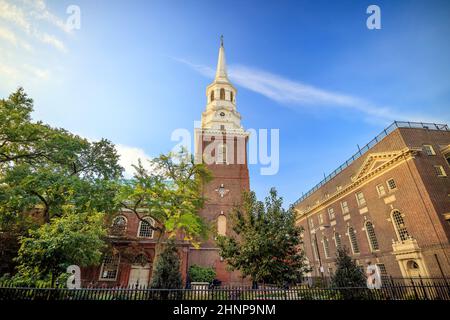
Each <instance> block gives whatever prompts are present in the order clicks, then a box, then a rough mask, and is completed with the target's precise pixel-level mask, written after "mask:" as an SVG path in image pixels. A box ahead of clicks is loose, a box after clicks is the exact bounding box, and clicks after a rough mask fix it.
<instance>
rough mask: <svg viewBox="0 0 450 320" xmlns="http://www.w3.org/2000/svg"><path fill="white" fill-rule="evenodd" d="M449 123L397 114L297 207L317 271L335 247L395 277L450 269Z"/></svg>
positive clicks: (325, 267)
mask: <svg viewBox="0 0 450 320" xmlns="http://www.w3.org/2000/svg"><path fill="white" fill-rule="evenodd" d="M449 163H450V130H449V128H448V126H447V125H436V124H422V123H409V122H394V123H393V124H392V125H391V126H390V127H388V128H387V129H385V130H384V131H383V132H382V133H381V134H380V135H379V136H377V137H376V138H375V139H374V140H372V141H371V142H370V143H369V144H368V145H366V146H365V147H364V148H363V149H361V151H360V152H358V153H357V154H355V155H354V156H353V157H352V158H350V159H349V160H348V161H346V162H345V163H344V164H343V165H342V166H340V167H339V168H338V169H336V170H335V171H334V172H333V173H332V174H330V175H329V176H328V177H326V178H325V179H324V180H323V181H322V182H320V183H319V184H318V185H316V186H315V187H314V188H313V189H312V190H310V191H309V192H307V193H306V194H305V195H303V196H302V197H301V198H300V199H299V200H297V202H295V203H294V207H295V208H296V210H297V212H298V220H297V223H298V224H299V225H301V226H303V228H304V229H305V232H304V249H305V251H306V255H307V257H308V260H309V263H310V265H311V267H312V270H313V271H312V274H311V275H312V276H330V275H332V274H333V271H334V270H335V268H336V266H335V256H336V248H337V247H342V246H345V247H346V248H347V249H348V251H349V254H350V255H351V256H352V257H353V258H354V259H355V260H356V262H357V263H358V264H359V265H361V266H366V264H367V262H369V261H370V262H372V263H376V264H378V266H379V267H380V270H381V272H382V273H384V274H385V275H391V276H393V277H415V276H419V275H420V276H422V277H442V276H447V277H448V276H449V275H450V260H449V259H450V181H449V178H448V176H447V175H448V174H450V166H449Z"/></svg>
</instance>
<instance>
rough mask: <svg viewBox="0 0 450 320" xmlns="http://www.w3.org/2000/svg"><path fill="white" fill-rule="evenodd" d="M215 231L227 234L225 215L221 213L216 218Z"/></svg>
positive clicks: (222, 234)
mask: <svg viewBox="0 0 450 320" xmlns="http://www.w3.org/2000/svg"><path fill="white" fill-rule="evenodd" d="M217 233H218V234H219V235H221V236H224V235H226V234H227V217H225V216H224V215H223V214H221V215H220V216H219V218H217Z"/></svg>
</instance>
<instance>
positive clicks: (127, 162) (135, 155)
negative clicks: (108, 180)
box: [116, 144, 151, 178]
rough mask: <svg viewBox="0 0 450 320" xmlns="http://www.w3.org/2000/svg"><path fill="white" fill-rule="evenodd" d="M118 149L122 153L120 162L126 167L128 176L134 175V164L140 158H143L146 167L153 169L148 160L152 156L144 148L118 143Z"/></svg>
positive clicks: (126, 175)
mask: <svg viewBox="0 0 450 320" xmlns="http://www.w3.org/2000/svg"><path fill="white" fill-rule="evenodd" d="M116 149H117V152H118V153H119V155H120V161H119V164H120V165H121V166H122V167H123V168H124V169H125V177H126V178H131V177H132V176H133V174H134V168H133V165H136V164H137V163H138V160H139V159H140V160H141V162H142V165H143V166H144V168H146V169H147V170H151V166H150V163H149V161H148V160H151V157H150V156H149V155H147V154H146V153H145V151H144V150H143V149H141V148H137V147H130V146H126V145H123V144H117V145H116Z"/></svg>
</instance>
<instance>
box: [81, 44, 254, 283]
mask: <svg viewBox="0 0 450 320" xmlns="http://www.w3.org/2000/svg"><path fill="white" fill-rule="evenodd" d="M236 93H237V90H236V88H235V87H234V86H233V84H232V83H231V82H230V81H229V79H228V75H227V68H226V62H225V49H224V46H223V42H222V43H221V46H220V49H219V58H218V63H217V71H216V76H215V79H214V81H213V82H212V83H211V84H210V85H209V86H208V87H207V88H206V98H207V104H206V110H205V112H203V113H202V123H201V128H198V129H196V130H195V157H196V160H197V161H203V162H204V163H206V165H207V167H208V168H209V170H210V171H211V173H212V176H213V179H212V181H211V182H209V183H208V184H207V185H206V186H204V188H203V196H204V197H205V198H206V203H205V206H204V208H203V209H202V210H201V211H200V212H199V214H200V215H201V216H202V217H203V218H204V219H205V220H206V221H207V222H208V223H209V224H210V225H212V226H213V230H214V231H215V232H214V233H213V234H212V235H211V237H210V239H209V240H207V241H205V242H204V243H202V244H201V246H200V248H194V247H192V246H190V244H189V243H188V242H185V241H182V240H178V246H179V254H180V258H181V262H182V263H181V270H180V271H181V273H182V276H183V279H184V280H186V277H187V270H188V267H189V266H190V265H192V264H197V265H201V266H205V267H213V268H214V269H215V270H216V274H217V279H218V280H220V281H222V282H223V283H225V284H236V283H242V282H243V281H244V280H243V279H242V278H241V277H240V274H239V273H238V272H230V271H228V270H227V268H226V264H225V262H224V261H222V259H221V258H220V256H219V249H218V248H217V246H216V244H215V236H216V234H217V233H219V234H222V235H224V234H227V233H229V232H231V226H230V224H229V223H228V216H229V214H230V212H231V210H232V209H233V207H234V206H235V205H238V204H239V203H240V202H241V195H242V192H243V191H248V190H249V188H250V187H249V174H248V166H247V153H246V152H247V151H246V149H247V148H246V146H247V141H248V133H247V132H246V131H245V130H244V129H243V127H242V126H241V115H240V114H239V112H237V110H236ZM140 215H141V216H144V217H145V213H142V214H140ZM153 223H154V221H153V220H152V219H151V217H150V216H149V217H146V218H145V221H141V220H140V219H138V218H137V217H136V214H135V213H134V212H131V211H129V210H122V211H121V212H120V213H118V214H117V215H116V216H115V217H113V219H112V221H111V233H110V236H109V239H110V243H111V244H112V250H111V254H107V255H106V256H105V257H104V261H103V263H102V265H101V266H99V267H93V268H87V269H85V270H83V271H82V280H83V283H84V285H88V284H92V285H105V286H117V285H124V286H127V285H136V284H139V285H144V286H146V285H148V284H149V282H150V279H151V272H152V264H153V261H154V257H155V247H156V244H157V240H156V239H158V235H157V234H156V232H154V231H153V230H152V228H150V224H153Z"/></svg>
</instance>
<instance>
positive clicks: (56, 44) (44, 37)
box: [35, 33, 67, 52]
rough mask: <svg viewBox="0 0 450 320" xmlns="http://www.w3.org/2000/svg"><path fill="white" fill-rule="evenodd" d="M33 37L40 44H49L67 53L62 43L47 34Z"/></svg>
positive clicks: (37, 34) (38, 34)
mask: <svg viewBox="0 0 450 320" xmlns="http://www.w3.org/2000/svg"><path fill="white" fill-rule="evenodd" d="M35 37H36V38H38V39H39V40H40V41H41V42H43V43H47V44H50V45H52V46H53V47H55V48H56V49H58V50H60V51H62V52H67V49H66V46H65V45H64V43H63V42H62V41H61V40H59V39H58V38H56V37H55V36H52V35H50V34H48V33H36V34H35Z"/></svg>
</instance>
